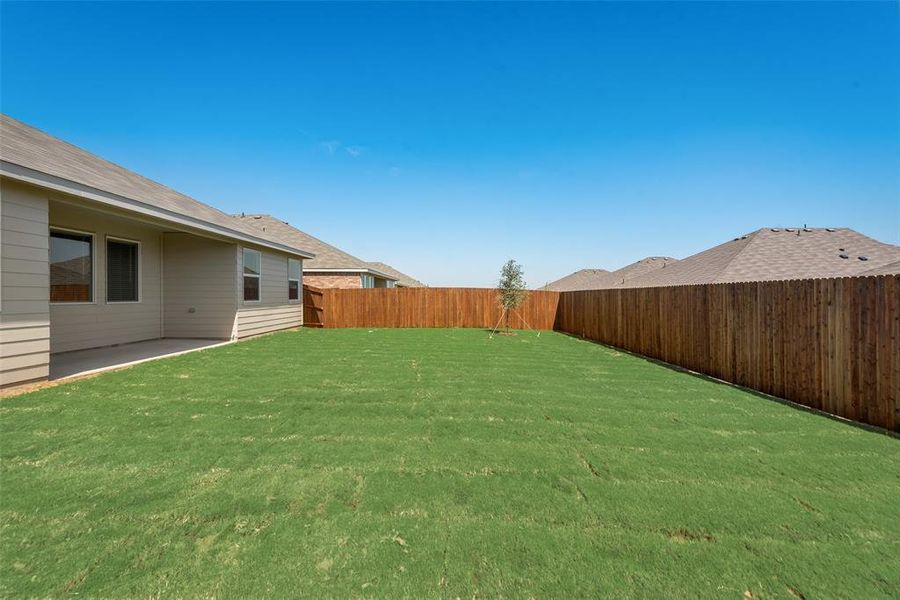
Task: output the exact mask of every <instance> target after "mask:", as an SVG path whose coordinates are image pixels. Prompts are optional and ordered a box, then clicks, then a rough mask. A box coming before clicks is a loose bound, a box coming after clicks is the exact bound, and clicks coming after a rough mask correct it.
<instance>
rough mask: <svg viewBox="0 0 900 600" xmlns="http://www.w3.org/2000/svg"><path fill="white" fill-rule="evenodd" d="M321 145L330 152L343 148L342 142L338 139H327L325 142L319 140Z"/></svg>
mask: <svg viewBox="0 0 900 600" xmlns="http://www.w3.org/2000/svg"><path fill="white" fill-rule="evenodd" d="M319 146H321V147H322V149H324V150H325V151H326V152H328V154H334V153H335V152H337V151H338V150H339V149H340V148H341V142H340V141H338V140H325V141H324V142H319Z"/></svg>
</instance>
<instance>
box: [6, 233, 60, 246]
mask: <svg viewBox="0 0 900 600" xmlns="http://www.w3.org/2000/svg"><path fill="white" fill-rule="evenodd" d="M3 243H4V244H5V245H6V246H24V247H26V248H39V249H41V250H48V249H49V248H50V240H49V238H48V237H47V233H46V232H44V233H42V234H34V233H21V232H19V231H4V232H3Z"/></svg>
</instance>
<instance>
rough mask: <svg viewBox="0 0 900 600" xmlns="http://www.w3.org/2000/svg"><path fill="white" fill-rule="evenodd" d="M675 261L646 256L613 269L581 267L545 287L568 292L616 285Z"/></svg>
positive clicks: (676, 260) (669, 258)
mask: <svg viewBox="0 0 900 600" xmlns="http://www.w3.org/2000/svg"><path fill="white" fill-rule="evenodd" d="M675 262H678V259H676V258H672V257H671V256H648V257H647V258H642V259H641V260H639V261H636V262H633V263H631V264H630V265H626V266H624V267H622V268H621V269H617V270H615V271H607V270H606V269H582V270H580V271H576V272H574V273H572V274H570V275H566V276H565V277H563V278H562V279H558V280H556V281H554V282H553V283H549V284H547V286H546V288H545V289H548V290H552V291H557V292H570V291H575V290H602V289H607V288H612V287H618V286H621V285H622V284H623V283H624V282H626V281H628V280H630V279H633V278H635V277H640V276H641V275H643V274H645V273H649V272H652V271H655V270H656V269H662V268H664V267H666V266H668V265H670V264H672V263H675Z"/></svg>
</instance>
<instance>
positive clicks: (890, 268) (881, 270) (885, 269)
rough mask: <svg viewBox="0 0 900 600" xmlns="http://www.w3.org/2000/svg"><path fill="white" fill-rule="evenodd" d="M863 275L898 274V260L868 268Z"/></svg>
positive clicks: (899, 266)
mask: <svg viewBox="0 0 900 600" xmlns="http://www.w3.org/2000/svg"><path fill="white" fill-rule="evenodd" d="M863 275H900V260H898V261H896V262H892V263H888V264H886V265H882V266H880V267H875V268H874V269H869V270H868V271H866V272H865V273H863Z"/></svg>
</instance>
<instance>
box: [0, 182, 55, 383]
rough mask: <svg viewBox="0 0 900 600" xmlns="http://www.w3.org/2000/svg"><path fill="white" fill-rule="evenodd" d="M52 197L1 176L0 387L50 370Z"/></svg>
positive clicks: (46, 375) (40, 377)
mask: <svg viewBox="0 0 900 600" xmlns="http://www.w3.org/2000/svg"><path fill="white" fill-rule="evenodd" d="M47 223H48V200H47V196H46V194H43V193H42V192H41V191H40V190H38V188H33V187H30V186H25V185H22V184H19V183H15V182H12V181H9V180H5V179H4V180H0V387H5V386H10V385H15V384H19V383H25V382H27V381H33V380H40V379H46V378H47V377H48V376H49V373H50V286H49V281H50V280H49V278H50V271H49V265H48V263H49V242H50V239H49V236H48V230H47Z"/></svg>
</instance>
